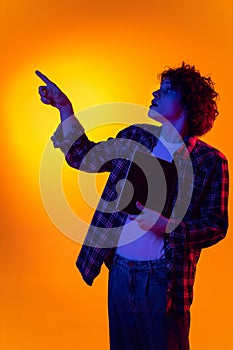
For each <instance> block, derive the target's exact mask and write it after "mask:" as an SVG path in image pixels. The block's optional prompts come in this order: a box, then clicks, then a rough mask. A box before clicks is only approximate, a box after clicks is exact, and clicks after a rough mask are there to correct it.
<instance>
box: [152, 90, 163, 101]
mask: <svg viewBox="0 0 233 350" xmlns="http://www.w3.org/2000/svg"><path fill="white" fill-rule="evenodd" d="M152 95H153V96H154V97H155V98H157V99H159V98H160V97H161V94H160V91H159V90H156V91H154V92H153V93H152Z"/></svg>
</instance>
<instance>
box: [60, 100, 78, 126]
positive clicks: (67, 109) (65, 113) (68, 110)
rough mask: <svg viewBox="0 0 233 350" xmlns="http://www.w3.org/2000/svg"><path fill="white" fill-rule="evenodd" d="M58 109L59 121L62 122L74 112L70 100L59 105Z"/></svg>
mask: <svg viewBox="0 0 233 350" xmlns="http://www.w3.org/2000/svg"><path fill="white" fill-rule="evenodd" d="M59 111H60V117H61V122H64V120H66V119H67V118H69V117H70V116H71V115H73V114H74V110H73V107H72V104H71V103H70V102H69V103H67V104H65V105H64V106H61V108H59Z"/></svg>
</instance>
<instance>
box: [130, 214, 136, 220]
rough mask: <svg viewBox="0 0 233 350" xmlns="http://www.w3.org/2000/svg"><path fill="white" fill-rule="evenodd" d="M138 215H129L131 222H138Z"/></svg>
mask: <svg viewBox="0 0 233 350" xmlns="http://www.w3.org/2000/svg"><path fill="white" fill-rule="evenodd" d="M137 217H138V215H129V219H130V220H136V219H137Z"/></svg>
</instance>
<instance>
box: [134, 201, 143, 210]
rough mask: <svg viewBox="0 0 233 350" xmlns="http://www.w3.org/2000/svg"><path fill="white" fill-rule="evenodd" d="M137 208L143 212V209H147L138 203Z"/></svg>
mask: <svg viewBox="0 0 233 350" xmlns="http://www.w3.org/2000/svg"><path fill="white" fill-rule="evenodd" d="M136 207H137V208H138V209H139V210H143V209H144V208H145V207H144V206H143V205H142V204H141V203H140V202H136Z"/></svg>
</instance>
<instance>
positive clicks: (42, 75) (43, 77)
mask: <svg viewBox="0 0 233 350" xmlns="http://www.w3.org/2000/svg"><path fill="white" fill-rule="evenodd" d="M35 73H36V75H37V76H38V77H39V78H40V79H41V80H43V82H44V83H46V84H53V82H52V81H51V80H49V78H47V77H46V75H44V74H42V73H41V72H40V71H39V70H36V71H35Z"/></svg>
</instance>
